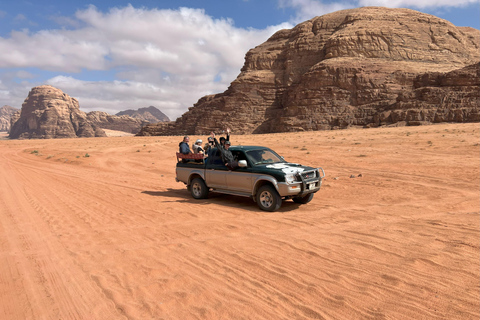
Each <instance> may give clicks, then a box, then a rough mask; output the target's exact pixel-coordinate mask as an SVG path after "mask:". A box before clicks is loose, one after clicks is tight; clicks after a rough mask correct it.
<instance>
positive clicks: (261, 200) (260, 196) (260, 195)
mask: <svg viewBox="0 0 480 320" xmlns="http://www.w3.org/2000/svg"><path fill="white" fill-rule="evenodd" d="M257 204H258V206H259V207H260V209H262V210H265V211H276V210H278V209H279V208H280V206H281V205H282V198H281V197H280V195H279V194H278V192H277V190H275V188H274V187H272V186H270V185H264V186H261V187H260V189H258V192H257Z"/></svg>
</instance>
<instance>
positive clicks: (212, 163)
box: [176, 146, 325, 211]
mask: <svg viewBox="0 0 480 320" xmlns="http://www.w3.org/2000/svg"><path fill="white" fill-rule="evenodd" d="M230 151H231V152H232V154H233V155H234V157H235V158H236V159H237V161H238V168H237V169H235V170H228V168H227V167H226V166H225V165H224V163H223V162H222V160H221V157H220V151H219V150H218V149H217V148H213V149H212V151H211V152H210V156H209V157H208V158H204V157H203V154H191V155H183V154H181V153H177V165H176V181H177V182H183V183H184V184H186V186H187V189H188V190H189V191H190V192H191V194H192V197H193V198H195V199H204V198H207V197H208V193H209V192H210V191H213V192H219V193H224V194H230V195H237V196H244V197H251V198H252V199H253V201H255V202H256V203H257V204H258V206H259V207H260V209H262V210H266V211H275V210H278V209H279V208H280V206H281V205H282V200H286V199H293V201H294V202H296V203H300V204H305V203H308V202H310V201H311V200H312V198H313V195H314V194H315V193H316V192H317V191H319V190H320V187H321V185H322V179H323V178H324V177H325V172H324V170H323V169H322V168H311V167H307V166H302V165H300V164H296V163H288V162H287V161H285V159H284V158H283V157H281V156H279V155H278V154H277V153H275V151H273V150H271V149H269V148H266V147H259V146H231V147H230Z"/></svg>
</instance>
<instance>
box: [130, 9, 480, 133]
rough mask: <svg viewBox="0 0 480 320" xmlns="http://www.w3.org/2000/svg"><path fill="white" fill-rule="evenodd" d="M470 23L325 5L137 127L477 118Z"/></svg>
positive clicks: (236, 127)
mask: <svg viewBox="0 0 480 320" xmlns="http://www.w3.org/2000/svg"><path fill="white" fill-rule="evenodd" d="M479 62H480V31H479V30H476V29H473V28H468V27H456V26H454V25H453V24H452V23H450V22H448V21H446V20H443V19H440V18H437V17H435V16H432V15H428V14H424V13H420V12H418V11H414V10H409V9H389V8H383V7H363V8H358V9H350V10H343V11H338V12H334V13H331V14H327V15H324V16H320V17H316V18H313V19H311V20H309V21H306V22H303V23H301V24H299V25H297V26H296V27H294V28H293V29H289V30H281V31H278V32H276V33H275V34H274V35H273V36H272V37H270V39H268V40H267V41H266V42H265V43H263V44H261V45H259V46H257V47H255V48H253V49H251V50H250V51H248V53H247V54H246V56H245V64H244V66H243V68H242V69H241V73H240V74H239V75H238V77H237V78H236V79H235V80H234V81H233V82H232V83H231V85H230V87H229V88H228V89H227V90H226V91H225V92H223V93H219V94H215V95H210V96H205V97H203V98H201V99H200V100H199V101H198V102H197V103H196V104H195V105H194V106H193V107H191V108H189V110H188V111H187V112H186V113H185V114H183V115H182V117H180V118H178V119H177V120H176V121H175V122H169V123H163V124H158V125H147V126H145V127H144V128H143V129H142V131H141V132H140V133H139V135H173V134H179V135H182V134H209V132H210V131H212V130H217V131H218V130H221V129H224V128H225V127H227V126H228V127H230V128H231V129H232V131H233V132H234V133H238V134H240V133H245V134H248V133H269V132H287V131H303V130H325V129H334V128H347V127H349V126H361V127H374V126H381V125H419V124H424V123H434V122H444V121H454V122H470V121H480V113H479V111H480V110H479V109H480V90H479V86H480V64H479Z"/></svg>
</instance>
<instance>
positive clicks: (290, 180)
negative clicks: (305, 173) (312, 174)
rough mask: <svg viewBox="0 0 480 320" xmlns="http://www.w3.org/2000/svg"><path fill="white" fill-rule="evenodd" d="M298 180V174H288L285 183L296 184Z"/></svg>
mask: <svg viewBox="0 0 480 320" xmlns="http://www.w3.org/2000/svg"><path fill="white" fill-rule="evenodd" d="M296 180H297V174H296V173H288V174H286V175H285V181H286V182H287V183H294V182H295V181H296Z"/></svg>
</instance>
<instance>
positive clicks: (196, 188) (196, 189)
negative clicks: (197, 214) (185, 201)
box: [190, 178, 208, 199]
mask: <svg viewBox="0 0 480 320" xmlns="http://www.w3.org/2000/svg"><path fill="white" fill-rule="evenodd" d="M190 192H191V193H192V197H194V198H195V199H205V198H206V197H207V196H208V188H207V185H206V184H205V181H203V179H202V178H195V179H193V181H192V184H191V185H190Z"/></svg>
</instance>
